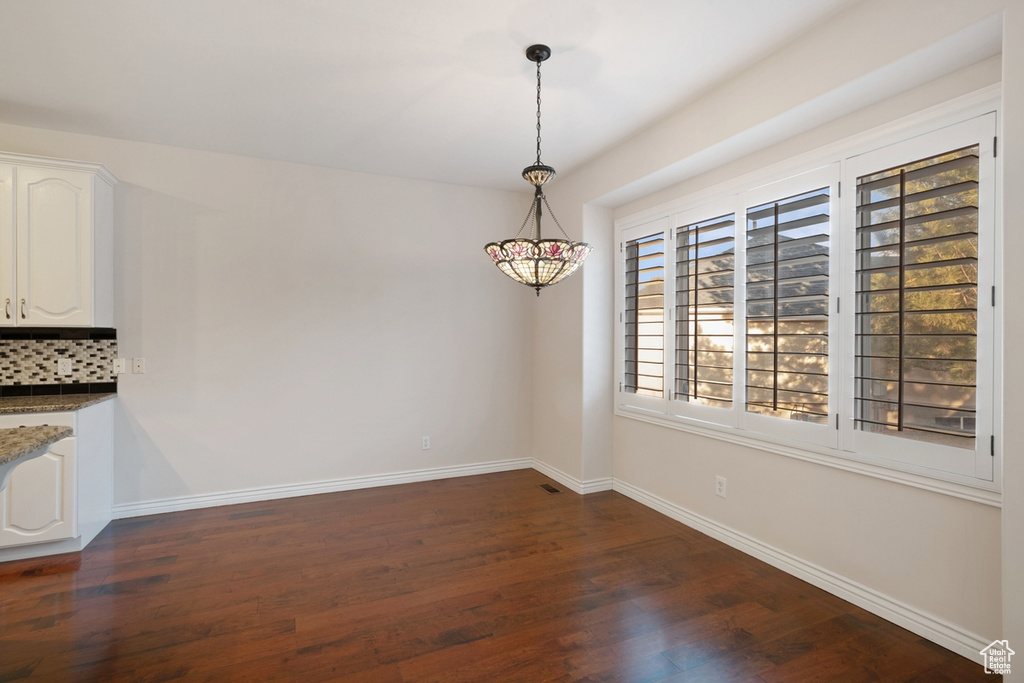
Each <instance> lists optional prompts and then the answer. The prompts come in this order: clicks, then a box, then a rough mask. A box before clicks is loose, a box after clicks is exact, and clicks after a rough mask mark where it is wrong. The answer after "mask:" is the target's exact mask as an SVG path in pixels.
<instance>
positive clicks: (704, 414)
mask: <svg viewBox="0 0 1024 683" xmlns="http://www.w3.org/2000/svg"><path fill="white" fill-rule="evenodd" d="M727 215H732V216H733V221H734V223H733V234H732V238H733V249H734V250H735V251H736V255H735V261H734V265H733V268H734V270H733V273H734V275H733V339H732V343H733V347H732V348H733V354H732V355H733V358H732V372H733V392H732V406H731V407H729V408H722V407H720V406H709V405H704V404H701V403H690V402H689V401H680V400H676V399H675V398H674V396H675V385H676V362H675V361H676V343H675V342H676V335H675V324H676V321H675V309H676V285H675V271H676V260H675V255H676V231H677V230H678V229H679V228H681V227H683V226H686V225H693V224H695V223H701V222H703V221H706V220H711V219H713V218H718V217H720V216H727ZM738 226H739V216H738V215H736V198H735V197H734V196H731V197H724V198H722V199H721V200H717V201H714V202H710V203H707V204H702V205H700V206H695V207H692V208H690V209H687V210H685V211H680V212H677V213H675V214H673V215H672V217H671V219H670V221H669V226H668V238H669V242H668V244H670V245H671V253H672V271H671V272H672V282H671V286H670V285H669V282H668V280H667V279H666V283H665V289H666V295H665V305H666V307H669V310H670V312H671V315H672V317H671V318H669V319H668V320H669V322H670V323H671V324H672V333H671V334H666V339H667V343H668V346H669V348H670V349H671V352H670V354H669V353H668V352H667V353H666V357H667V358H671V359H672V362H671V363H670V364H666V366H667V368H666V369H667V374H668V378H669V380H670V381H671V384H667V385H666V386H668V387H669V388H670V390H671V392H670V393H669V414H671V415H673V416H677V417H681V418H687V419H691V420H697V421H699V422H706V423H709V424H716V425H722V426H727V427H736V426H737V418H736V410H735V407H736V396H737V390H736V386H737V385H736V372H737V369H736V349H737V348H739V347H738V346H737V339H738V337H737V336H736V330H737V329H738V324H739V323H738V319H739V314H740V311H739V306H740V305H741V304H740V303H739V301H738V300H737V299H736V295H737V293H736V282H737V279H736V276H735V273H739V272H741V265H742V261H741V259H742V256H741V255H740V254H739V251H740V250H739V249H738V248H737V247H738V240H737V233H738V230H739V227H738ZM669 291H670V292H671V297H670V296H669V294H668V292H669ZM670 299H671V304H670V303H669V300H670Z"/></svg>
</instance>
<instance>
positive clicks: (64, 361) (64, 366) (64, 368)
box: [57, 358, 73, 375]
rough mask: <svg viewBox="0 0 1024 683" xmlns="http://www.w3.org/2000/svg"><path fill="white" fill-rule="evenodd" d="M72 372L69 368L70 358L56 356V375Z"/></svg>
mask: <svg viewBox="0 0 1024 683" xmlns="http://www.w3.org/2000/svg"><path fill="white" fill-rule="evenodd" d="M72 372H73V370H72V369H71V359H70V358H58V359H57V374H58V375H70V374H71V373H72Z"/></svg>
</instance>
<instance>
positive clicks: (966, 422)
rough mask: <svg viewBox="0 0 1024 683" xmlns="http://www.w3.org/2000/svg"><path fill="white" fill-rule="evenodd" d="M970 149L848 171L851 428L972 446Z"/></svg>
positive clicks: (973, 209)
mask: <svg viewBox="0 0 1024 683" xmlns="http://www.w3.org/2000/svg"><path fill="white" fill-rule="evenodd" d="M978 156H979V148H978V147H977V146H972V147H967V148H963V149H959V150H956V151H953V152H949V153H946V154H941V155H938V156H934V157H930V158H926V159H922V160H920V161H917V162H914V163H909V164H906V165H903V166H899V167H895V168H890V169H888V170H884V171H879V172H877V173H872V174H870V175H864V176H861V177H859V178H858V180H857V272H856V290H857V310H856V317H857V329H856V368H855V372H856V378H855V391H854V396H855V404H856V405H855V425H856V427H857V428H858V429H860V430H864V431H870V432H876V433H884V434H892V435H897V436H902V437H907V438H912V439H917V440H922V441H928V442H932V443H939V444H945V445H949V446H955V447H959V448H965V449H973V448H975V429H976V421H975V414H976V408H977V404H976V394H977V365H978V355H977V333H978V170H979V162H978Z"/></svg>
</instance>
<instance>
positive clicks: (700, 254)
mask: <svg viewBox="0 0 1024 683" xmlns="http://www.w3.org/2000/svg"><path fill="white" fill-rule="evenodd" d="M735 224H736V221H735V215H734V214H730V215H727V216H720V217H718V218H713V219H711V220H706V221H703V222H700V223H693V224H691V225H685V226H682V227H679V228H677V229H676V279H675V281H676V307H675V312H676V325H675V334H676V337H675V341H676V344H675V346H676V359H675V369H676V374H675V391H674V394H673V395H674V398H675V399H676V400H680V401H686V402H689V403H698V404H703V405H709V406H716V407H721V408H728V407H730V406H731V405H732V393H733V389H732V379H733V377H732V368H733V300H734V284H733V279H734V274H735V269H736V258H735V241H736V240H735Z"/></svg>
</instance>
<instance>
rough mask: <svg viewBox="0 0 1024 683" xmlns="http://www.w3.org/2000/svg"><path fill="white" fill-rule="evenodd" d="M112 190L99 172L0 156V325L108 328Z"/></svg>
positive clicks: (77, 164)
mask: <svg viewBox="0 0 1024 683" xmlns="http://www.w3.org/2000/svg"><path fill="white" fill-rule="evenodd" d="M116 183H117V179H116V178H115V177H114V176H113V175H111V173H110V172H109V171H107V170H106V169H105V168H104V167H103V166H99V165H97V164H86V163H81V162H71V161H60V160H56V159H44V158H37V157H29V156H23V155H15V154H0V306H2V308H0V325H7V326H10V325H22V326H33V327H45V326H59V327H76V326H82V327H111V326H113V322H114V321H113V318H114V315H113V313H114V305H113V302H114V297H113V196H114V194H113V193H114V185H115V184H116Z"/></svg>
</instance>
